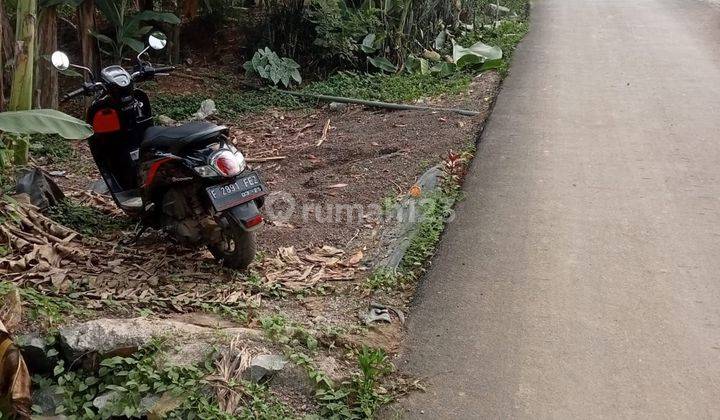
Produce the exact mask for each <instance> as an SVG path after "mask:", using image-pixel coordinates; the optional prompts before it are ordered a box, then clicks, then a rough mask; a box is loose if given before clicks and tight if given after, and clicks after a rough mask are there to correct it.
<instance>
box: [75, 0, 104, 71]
mask: <svg viewBox="0 0 720 420" xmlns="http://www.w3.org/2000/svg"><path fill="white" fill-rule="evenodd" d="M80 1H81V3H79V5H78V8H77V18H78V36H79V37H80V39H79V41H80V49H81V50H82V65H83V66H85V67H87V68H89V69H91V70H92V71H93V72H96V71H97V70H98V69H99V68H100V55H99V54H98V47H97V43H96V41H95V37H94V36H93V35H92V34H93V33H95V0H84V1H82V0H80ZM85 77H86V78H87V77H89V76H87V75H86V76H85Z"/></svg>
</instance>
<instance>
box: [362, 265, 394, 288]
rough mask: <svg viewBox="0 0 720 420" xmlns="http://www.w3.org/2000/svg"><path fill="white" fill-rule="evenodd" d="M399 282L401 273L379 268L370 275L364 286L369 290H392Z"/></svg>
mask: <svg viewBox="0 0 720 420" xmlns="http://www.w3.org/2000/svg"><path fill="white" fill-rule="evenodd" d="M401 280H402V274H401V273H398V272H397V271H395V270H393V269H390V268H387V267H381V268H377V269H376V270H375V271H373V272H372V274H370V276H369V277H368V278H367V280H366V282H365V284H366V286H367V287H368V288H369V289H371V290H378V289H394V288H395V287H396V286H397V285H398V284H400V282H401Z"/></svg>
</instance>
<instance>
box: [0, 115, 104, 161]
mask: <svg viewBox="0 0 720 420" xmlns="http://www.w3.org/2000/svg"><path fill="white" fill-rule="evenodd" d="M0 133H1V134H0V135H4V134H6V133H7V134H12V135H11V136H3V137H5V138H3V139H1V140H0V169H2V168H4V167H6V166H8V165H9V163H10V160H9V159H8V157H9V156H8V155H9V154H10V153H9V152H10V151H11V150H13V149H15V150H13V154H14V161H15V164H20V165H22V164H25V163H26V161H27V156H22V154H21V153H19V152H18V150H17V148H16V147H13V144H14V143H15V142H16V141H17V139H19V138H22V139H23V140H24V141H25V142H28V138H27V136H29V135H30V134H57V135H59V136H61V137H63V138H66V139H84V138H87V137H90V136H91V135H92V134H93V132H92V129H91V128H90V126H89V125H88V124H86V123H85V122H84V121H82V120H79V119H77V118H75V117H71V116H70V115H67V114H64V113H62V112H60V111H56V110H54V109H31V110H26V111H11V112H0ZM15 146H16V145H15Z"/></svg>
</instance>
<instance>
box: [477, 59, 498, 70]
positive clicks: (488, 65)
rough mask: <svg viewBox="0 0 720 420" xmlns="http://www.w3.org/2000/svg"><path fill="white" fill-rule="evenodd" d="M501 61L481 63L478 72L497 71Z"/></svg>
mask: <svg viewBox="0 0 720 420" xmlns="http://www.w3.org/2000/svg"><path fill="white" fill-rule="evenodd" d="M502 64H503V61H502V59H500V60H488V61H486V62H484V63H483V65H482V68H481V69H480V70H483V71H485V70H491V69H498V68H500V67H501V66H502Z"/></svg>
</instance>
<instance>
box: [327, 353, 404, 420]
mask: <svg viewBox="0 0 720 420" xmlns="http://www.w3.org/2000/svg"><path fill="white" fill-rule="evenodd" d="M357 363H358V367H359V368H360V372H359V373H356V374H354V375H353V376H352V379H351V380H350V381H347V382H345V383H343V384H342V386H340V387H338V388H333V387H324V388H320V389H319V390H318V391H317V393H316V395H315V398H316V400H317V402H318V403H319V404H320V417H321V418H332V419H371V418H373V417H374V416H375V412H376V411H377V409H378V408H379V407H381V406H382V405H385V404H388V403H389V402H391V401H392V396H391V395H389V394H388V393H387V391H385V390H384V388H382V387H381V386H380V383H379V382H380V380H381V379H382V378H383V377H384V376H385V375H387V374H389V373H390V372H392V371H393V365H392V363H390V360H389V358H388V356H387V354H386V353H385V351H383V350H382V349H374V348H371V347H367V346H363V348H362V349H361V350H360V351H359V352H358V353H357Z"/></svg>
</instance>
